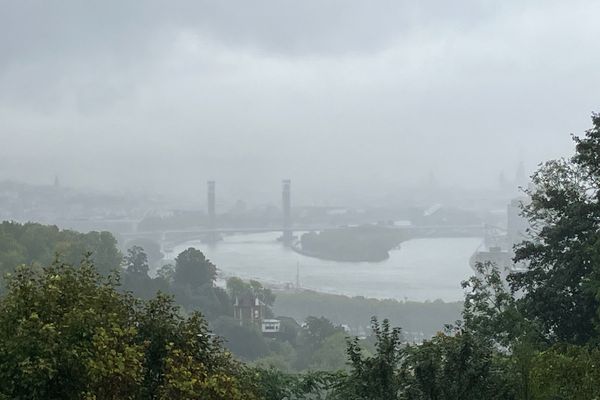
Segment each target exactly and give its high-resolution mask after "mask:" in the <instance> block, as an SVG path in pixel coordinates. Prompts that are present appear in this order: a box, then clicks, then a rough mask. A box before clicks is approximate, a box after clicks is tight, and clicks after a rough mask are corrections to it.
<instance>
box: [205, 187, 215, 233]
mask: <svg viewBox="0 0 600 400" xmlns="http://www.w3.org/2000/svg"><path fill="white" fill-rule="evenodd" d="M206 189H207V196H206V204H207V207H208V208H207V215H208V226H207V227H208V229H209V230H211V231H212V230H214V229H216V228H217V213H216V200H215V181H208V182H206ZM217 236H218V235H217V233H216V232H210V233H209V234H208V242H209V243H216V242H217Z"/></svg>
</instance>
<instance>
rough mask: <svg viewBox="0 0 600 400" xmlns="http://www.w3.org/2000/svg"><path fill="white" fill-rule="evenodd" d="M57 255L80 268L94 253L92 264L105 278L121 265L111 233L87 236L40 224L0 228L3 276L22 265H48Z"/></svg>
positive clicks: (0, 259) (7, 224) (1, 271)
mask: <svg viewBox="0 0 600 400" xmlns="http://www.w3.org/2000/svg"><path fill="white" fill-rule="evenodd" d="M57 253H59V254H60V256H61V259H62V260H63V261H64V262H66V263H69V264H77V263H79V262H80V261H81V259H82V258H83V257H84V255H85V254H87V253H91V260H92V261H93V262H94V265H95V266H96V268H97V270H98V271H99V272H100V273H101V274H103V275H108V274H109V273H110V272H111V271H112V270H114V269H117V268H119V265H120V264H121V253H120V252H119V250H118V249H117V241H116V239H115V238H114V236H113V235H112V234H110V233H109V232H89V233H85V234H84V233H78V232H75V231H70V230H59V229H58V228H57V227H56V226H46V225H41V224H36V223H26V224H19V223H16V222H8V221H4V222H2V223H1V224H0V276H3V275H4V274H6V273H8V272H11V271H13V270H14V269H15V267H16V266H18V265H21V264H36V265H38V266H39V265H48V264H50V263H51V262H52V261H53V260H54V258H55V257H56V254H57Z"/></svg>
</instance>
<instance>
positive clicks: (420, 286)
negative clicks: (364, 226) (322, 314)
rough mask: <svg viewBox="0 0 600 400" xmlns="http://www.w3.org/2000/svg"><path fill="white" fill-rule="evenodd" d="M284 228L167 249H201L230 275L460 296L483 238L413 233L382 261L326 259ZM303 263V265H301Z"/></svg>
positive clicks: (320, 287)
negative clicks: (298, 248)
mask: <svg viewBox="0 0 600 400" xmlns="http://www.w3.org/2000/svg"><path fill="white" fill-rule="evenodd" d="M278 236H280V233H257V234H244V235H231V236H225V238H224V240H223V241H222V242H220V243H218V244H217V245H213V246H210V245H207V244H205V243H202V242H200V241H189V242H186V243H183V244H181V245H179V246H176V247H175V248H174V249H173V251H171V252H169V253H167V254H166V257H167V259H173V258H175V257H176V256H177V254H179V253H180V252H182V251H183V250H185V249H187V248H188V247H195V248H197V249H199V250H201V251H202V252H203V253H204V254H205V255H206V256H207V257H208V258H209V259H210V260H211V261H212V262H213V263H214V264H215V265H217V267H218V268H219V270H220V271H221V272H223V273H224V274H225V275H227V276H239V277H240V278H243V279H256V280H258V281H261V282H264V283H268V284H274V285H284V284H286V283H289V284H290V285H294V284H295V282H296V271H297V269H299V272H300V273H299V276H300V286H301V287H303V288H306V289H311V290H316V291H320V292H326V293H335V294H345V295H350V296H365V297H374V298H379V299H384V298H393V299H398V300H402V299H407V300H414V301H425V300H432V301H433V300H436V299H442V300H444V301H456V300H461V299H462V298H463V290H462V288H461V286H460V282H461V281H462V280H465V279H466V278H468V277H469V276H470V275H471V274H472V270H471V268H470V267H469V258H470V257H471V255H472V254H473V252H474V251H475V250H476V249H477V247H478V246H479V245H480V244H481V241H482V240H481V239H480V238H433V239H413V240H409V241H406V242H404V243H402V245H401V246H400V248H398V249H395V250H392V251H391V252H390V258H389V259H387V260H385V261H382V262H379V263H367V262H360V263H347V262H337V261H325V260H319V259H317V258H312V257H307V256H303V255H300V254H297V253H296V252H294V251H293V250H291V249H288V248H286V247H284V246H283V245H282V244H281V243H279V242H277V241H276V239H277V237H278ZM298 266H299V267H298Z"/></svg>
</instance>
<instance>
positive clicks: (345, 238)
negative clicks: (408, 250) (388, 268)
mask: <svg viewBox="0 0 600 400" xmlns="http://www.w3.org/2000/svg"><path fill="white" fill-rule="evenodd" d="M407 235H408V234H407V233H406V232H403V231H401V230H399V229H394V228H387V227H380V226H371V225H363V226H357V227H347V228H339V229H327V230H324V231H322V232H308V233H305V234H303V235H302V236H301V238H300V245H301V248H299V249H298V250H299V251H301V252H302V254H305V255H308V256H313V257H318V258H322V259H325V260H335V261H349V262H360V261H371V262H376V261H383V260H386V259H387V258H389V251H390V250H391V249H393V248H394V247H396V246H398V245H399V244H400V243H401V242H402V241H403V240H406V239H407V238H408V237H407Z"/></svg>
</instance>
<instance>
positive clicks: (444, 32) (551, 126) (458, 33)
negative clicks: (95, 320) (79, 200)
mask: <svg viewBox="0 0 600 400" xmlns="http://www.w3.org/2000/svg"><path fill="white" fill-rule="evenodd" d="M598 15H600V2H598V1H594V0H590V1H584V0H581V1H579V0H570V1H564V0H561V1H552V0H543V1H542V0H539V1H518V0H504V1H496V0H494V1H492V0H481V1H476V0H457V1H447V0H424V1H423V0H422V1H402V0H389V1H373V0H369V1H366V0H362V1H359V0H332V1H327V0H302V1H299V0H294V1H292V0H271V1H267V0H238V1H231V0H213V1H200V0H194V1H173V0H170V1H140V0H101V1H81V0H71V1H68V0H64V1H60V0H57V1H47V0H40V1H30V0H13V1H9V0H0V139H1V140H0V179H6V178H10V179H18V180H25V181H28V182H33V183H45V182H51V181H52V180H53V179H54V175H55V174H58V175H59V176H60V178H61V181H62V182H63V183H65V184H68V185H70V186H81V187H96V188H100V189H106V190H112V189H118V190H123V189H125V188H131V189H132V190H133V191H145V192H148V193H153V192H163V193H181V196H182V197H186V198H194V197H195V196H203V193H204V185H205V183H204V182H205V180H206V179H210V178H214V179H216V180H217V181H218V182H219V185H220V186H219V187H220V188H223V190H226V191H228V192H229V193H231V194H232V195H233V196H237V197H244V196H248V197H252V196H255V197H256V196H258V197H260V196H261V195H264V196H266V197H268V196H271V195H273V194H276V195H278V193H279V185H280V180H281V179H282V178H291V179H292V180H293V184H294V189H295V191H296V193H298V192H301V193H303V194H304V196H305V198H306V199H311V200H313V201H317V199H318V198H319V197H327V196H329V195H331V194H332V193H334V192H336V191H337V192H343V191H347V190H354V191H357V190H359V189H360V190H363V188H364V190H368V191H381V192H385V191H390V190H392V189H393V188H400V187H402V186H403V185H406V184H410V183H414V182H418V181H422V180H425V179H426V177H427V176H428V175H429V173H430V171H433V172H434V173H435V175H436V177H437V178H438V180H440V181H443V182H446V183H447V184H448V185H463V186H464V185H467V186H469V185H470V186H474V185H486V184H487V185H490V182H492V183H493V184H495V183H496V181H497V179H498V175H499V173H500V171H502V170H504V171H505V173H506V174H507V176H510V175H511V174H514V171H515V169H516V166H517V163H518V162H519V161H520V160H522V161H524V163H525V166H526V168H527V169H528V170H529V171H531V170H532V169H533V168H534V167H535V165H536V164H537V163H538V162H540V161H543V160H545V159H549V158H556V157H559V156H563V155H568V154H570V153H571V151H572V144H571V139H570V137H569V134H570V133H582V132H583V130H585V129H586V128H588V127H589V126H590V119H589V116H590V113H591V112H592V111H600V95H599V94H600V90H599V89H600V51H599V50H600V44H599V43H598V38H600V24H598ZM233 188H235V189H233ZM349 188H350V189H349ZM390 188H392V189H390Z"/></svg>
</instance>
